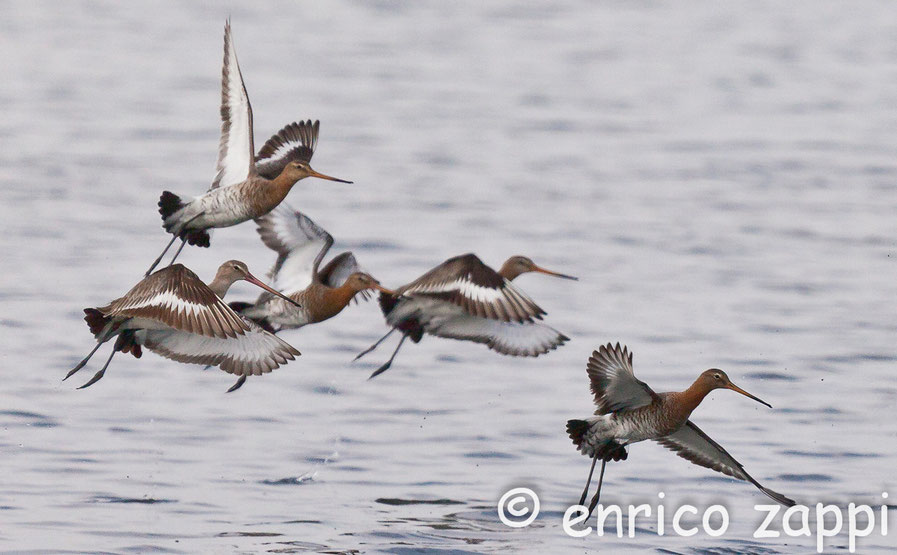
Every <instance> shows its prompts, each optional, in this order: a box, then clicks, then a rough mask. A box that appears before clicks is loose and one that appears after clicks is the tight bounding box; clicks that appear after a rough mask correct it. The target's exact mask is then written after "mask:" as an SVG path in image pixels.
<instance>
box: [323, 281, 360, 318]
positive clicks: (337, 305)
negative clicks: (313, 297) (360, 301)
mask: <svg viewBox="0 0 897 555" xmlns="http://www.w3.org/2000/svg"><path fill="white" fill-rule="evenodd" d="M356 293H358V291H356V290H355V288H354V287H352V286H351V285H350V284H349V283H344V284H342V285H340V286H339V287H327V289H326V290H325V291H324V303H323V304H324V308H323V310H324V312H326V316H325V318H331V317H333V316H336V315H337V314H339V313H340V312H342V310H343V309H344V308H346V305H348V304H349V301H351V300H352V297H354V296H355V294H356Z"/></svg>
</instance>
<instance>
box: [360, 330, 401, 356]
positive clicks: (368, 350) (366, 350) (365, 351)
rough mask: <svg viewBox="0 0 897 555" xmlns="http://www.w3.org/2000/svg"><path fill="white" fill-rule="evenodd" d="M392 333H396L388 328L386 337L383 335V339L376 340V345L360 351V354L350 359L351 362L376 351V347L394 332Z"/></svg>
mask: <svg viewBox="0 0 897 555" xmlns="http://www.w3.org/2000/svg"><path fill="white" fill-rule="evenodd" d="M394 331H396V329H395V328H390V330H389V331H388V332H386V335H384V336H383V337H381V338H380V339H378V340H377V342H376V343H374V344H373V345H371V346H370V347H368V348H367V349H365V350H363V351H361V352H360V353H358V354H357V355H356V356H355V358H353V359H352V362H355V361H356V360H358V359H360V358H361V357H363V356H364V355H366V354H368V353H370V352H371V351H373V350H374V349H376V348H377V346H378V345H380V344H381V343H383V341H384V340H385V339H386V338H387V337H389V336H390V335H392V332H394Z"/></svg>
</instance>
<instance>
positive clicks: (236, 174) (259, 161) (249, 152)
mask: <svg viewBox="0 0 897 555" xmlns="http://www.w3.org/2000/svg"><path fill="white" fill-rule="evenodd" d="M318 128H319V125H318V123H317V122H315V123H314V124H312V123H311V121H307V122H302V123H292V124H290V125H287V126H286V127H284V128H283V129H281V130H280V131H279V132H278V133H276V134H275V135H274V136H273V137H271V138H270V139H269V140H268V141H267V142H266V143H265V146H264V147H263V148H262V150H261V151H260V152H259V156H258V158H257V157H256V156H255V147H254V146H253V130H252V106H250V104H249V97H248V96H247V94H246V87H245V85H244V84H243V76H242V75H241V73H240V65H239V64H238V63H237V53H236V51H235V50H234V44H233V40H232V39H231V31H230V22H228V23H227V24H226V25H225V27H224V67H223V69H222V72H221V141H220V144H219V146H218V163H217V166H216V167H217V175H216V176H215V180H214V181H213V182H212V186H211V187H210V188H209V190H208V192H206V193H205V194H203V195H201V196H198V197H195V198H192V197H187V196H184V195H176V194H174V193H171V192H169V191H165V192H163V193H162V196H161V197H160V198H159V213H160V214H161V215H162V222H163V227H164V228H165V231H167V232H168V233H171V234H172V235H173V237H172V238H171V241H170V242H169V243H168V245H167V246H166V247H165V250H163V251H162V254H160V255H159V257H158V258H157V259H156V260H155V261H154V262H153V264H152V266H150V268H149V270H147V272H146V275H149V274H150V272H152V271H153V269H155V267H156V266H157V265H158V264H159V262H160V261H161V260H162V257H163V256H165V253H166V252H168V249H169V248H171V245H172V244H174V242H175V240H176V239H178V238H180V239H181V246H180V248H179V249H178V251H177V252H176V253H175V255H174V257H173V258H172V259H171V264H173V263H174V261H175V260H176V259H177V257H178V255H180V253H181V249H183V248H184V245H186V244H187V243H189V244H191V245H198V246H200V247H208V246H209V242H210V236H209V230H210V229H212V228H216V227H230V226H233V225H237V224H239V223H242V222H245V221H247V220H251V219H253V218H258V217H259V216H263V215H264V214H266V213H268V211H270V210H271V209H272V208H274V207H275V206H277V205H278V204H280V202H281V201H282V200H283V199H284V198H286V196H287V194H288V193H289V192H290V190H291V189H292V188H293V185H295V184H296V182H297V181H299V180H300V179H304V178H306V177H318V178H321V179H328V180H330V181H339V182H341V183H351V181H345V180H342V179H337V178H335V177H330V176H329V175H324V174H322V173H318V172H316V171H315V170H313V169H312V168H311V166H310V165H309V161H310V160H311V156H312V154H313V153H314V149H315V146H316V144H317V136H318Z"/></svg>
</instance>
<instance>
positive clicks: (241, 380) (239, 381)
mask: <svg viewBox="0 0 897 555" xmlns="http://www.w3.org/2000/svg"><path fill="white" fill-rule="evenodd" d="M245 381H246V375H245V374H244V375H242V376H240V378H239V379H237V383H235V384H234V385H232V386H230V389H228V390H227V393H232V392H234V391H236V390H238V389H240V388H241V387H243V383H244V382H245Z"/></svg>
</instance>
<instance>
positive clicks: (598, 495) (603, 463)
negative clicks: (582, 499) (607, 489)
mask: <svg viewBox="0 0 897 555" xmlns="http://www.w3.org/2000/svg"><path fill="white" fill-rule="evenodd" d="M605 466H607V460H602V461H601V474H599V475H598V491H596V492H595V497H593V498H592V502H591V503H589V516H587V517H586V520H588V519H589V517H591V516H592V511H594V510H595V506H596V505H597V504H598V500H599V499H600V498H601V483H602V482H603V481H604V467H605Z"/></svg>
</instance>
